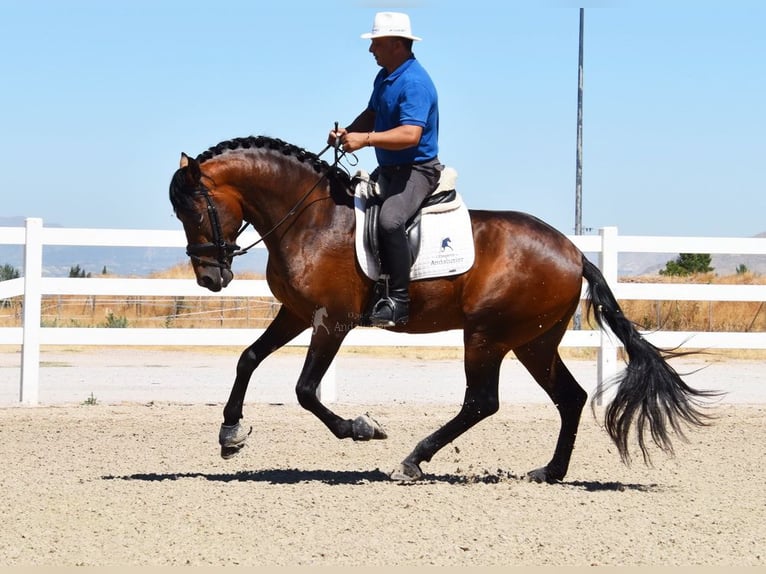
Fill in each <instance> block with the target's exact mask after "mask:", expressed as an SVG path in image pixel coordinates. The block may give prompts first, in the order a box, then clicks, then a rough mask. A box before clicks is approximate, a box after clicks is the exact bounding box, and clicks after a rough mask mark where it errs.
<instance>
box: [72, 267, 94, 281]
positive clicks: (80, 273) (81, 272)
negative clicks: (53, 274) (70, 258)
mask: <svg viewBox="0 0 766 574" xmlns="http://www.w3.org/2000/svg"><path fill="white" fill-rule="evenodd" d="M69 276H70V277H80V278H83V277H90V273H85V269H80V266H79V265H75V266H74V267H70V268H69Z"/></svg>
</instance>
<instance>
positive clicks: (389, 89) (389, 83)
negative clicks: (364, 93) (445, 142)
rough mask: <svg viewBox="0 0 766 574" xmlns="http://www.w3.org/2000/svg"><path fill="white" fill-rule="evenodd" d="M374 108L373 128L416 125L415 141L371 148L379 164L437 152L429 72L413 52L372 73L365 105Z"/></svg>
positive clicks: (429, 156)
mask: <svg viewBox="0 0 766 574" xmlns="http://www.w3.org/2000/svg"><path fill="white" fill-rule="evenodd" d="M367 107H368V108H369V109H371V110H372V111H374V112H375V131H376V132H383V131H386V130H390V129H391V128H395V127H397V126H401V125H411V126H420V127H421V128H423V135H422V136H421V138H420V142H419V143H418V145H416V146H413V147H410V148H406V149H403V150H398V151H391V150H385V149H380V148H375V155H376V157H377V159H378V163H379V164H380V165H401V164H411V163H420V162H424V161H428V160H431V159H434V158H436V157H437V155H438V154H439V103H438V97H437V94H436V87H435V86H434V83H433V82H432V81H431V78H430V76H429V75H428V73H427V72H426V71H425V69H424V68H423V66H421V65H420V62H418V61H417V60H416V59H415V57H414V56H413V57H412V58H410V59H409V60H407V61H406V62H404V63H403V64H402V65H401V66H399V67H398V68H397V69H396V70H394V71H393V72H392V73H391V74H389V73H388V71H387V70H386V69H385V68H382V69H381V70H380V72H378V75H377V76H376V77H375V82H374V84H373V89H372V95H371V96H370V101H369V103H368V105H367Z"/></svg>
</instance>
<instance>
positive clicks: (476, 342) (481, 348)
mask: <svg viewBox="0 0 766 574" xmlns="http://www.w3.org/2000/svg"><path fill="white" fill-rule="evenodd" d="M326 149H327V148H325V150H326ZM337 153H338V152H337V151H336V161H335V162H334V163H332V164H330V163H329V162H328V161H325V160H322V159H321V157H320V156H321V154H316V153H312V152H310V151H307V150H305V149H303V148H300V147H298V146H296V145H294V144H290V143H287V142H285V141H282V140H280V139H277V138H273V137H266V136H249V137H244V138H236V139H232V140H227V141H223V142H221V143H219V144H217V145H215V146H212V147H210V148H209V149H208V150H206V151H204V152H202V153H201V154H199V155H198V156H197V157H196V158H192V157H191V156H189V155H187V154H185V153H182V154H181V162H180V167H179V168H178V169H177V170H176V171H175V172H174V174H173V176H172V178H171V182H170V189H169V195H170V201H171V204H172V206H173V210H174V213H175V215H176V217H177V218H178V219H179V221H180V222H181V224H182V225H183V229H184V231H185V235H186V238H187V241H188V245H187V250H186V251H187V255H188V256H189V258H190V261H191V265H192V267H193V270H194V274H195V276H196V281H197V283H198V284H199V285H200V286H201V287H204V288H206V289H209V290H210V291H212V292H219V291H220V290H221V289H223V288H225V287H226V286H227V285H228V284H229V283H230V281H231V280H232V279H233V276H234V275H233V271H232V268H231V266H232V262H233V259H234V257H235V256H237V255H241V254H243V253H245V252H246V251H247V249H249V247H248V248H246V249H240V247H239V246H238V245H237V244H236V240H237V237H238V236H239V234H240V233H241V232H242V230H243V229H244V227H245V226H247V225H248V224H250V225H252V226H253V227H254V229H255V230H256V231H257V232H258V234H259V235H260V240H259V241H263V243H264V244H265V247H266V249H267V250H268V263H267V266H266V280H267V283H268V286H269V288H270V290H271V292H272V293H273V295H274V296H275V297H276V298H277V299H278V300H279V301H280V302H281V306H280V308H279V311H278V313H277V315H276V316H275V318H274V319H273V320H272V322H271V323H270V324H269V325H268V327H267V328H266V329H265V330H264V332H263V333H262V335H261V336H260V337H258V338H257V340H255V341H254V342H253V343H252V344H251V345H250V346H249V347H247V348H246V349H244V350H243V351H242V353H241V355H240V357H239V359H238V361H237V365H236V376H235V379H234V383H233V386H232V389H231V392H230V395H229V398H228V400H227V402H226V404H225V406H224V408H223V422H222V424H221V427H220V431H219V444H220V446H221V456H222V457H223V458H227V459H228V458H231V457H233V456H234V455H236V454H237V453H238V452H239V451H240V449H241V448H242V447H243V446H245V444H246V440H247V439H248V436H249V435H250V434H251V433H252V426H251V427H250V428H249V430H248V429H247V428H246V426H245V425H243V424H242V418H243V405H244V400H245V394H246V391H247V388H248V384H249V382H250V380H251V378H252V375H253V373H254V371H255V370H256V368H257V367H258V365H259V364H260V363H261V362H262V361H263V360H264V359H265V358H266V357H268V356H269V355H270V354H271V353H273V352H274V351H275V350H277V349H279V348H280V347H282V346H284V345H285V344H287V343H288V342H289V341H290V340H292V339H293V338H294V337H296V336H298V335H299V334H300V333H301V332H303V331H304V330H306V329H310V328H312V327H313V330H312V334H311V338H310V343H309V345H308V349H307V352H306V357H305V361H304V364H303V367H302V370H301V372H300V375H299V377H298V380H297V383H296V387H295V392H296V395H297V399H298V403H299V404H300V405H301V406H302V407H303V408H304V409H306V410H308V411H310V412H311V413H313V414H314V415H315V416H316V417H317V418H318V419H319V420H320V421H321V422H322V423H324V425H326V427H327V428H328V429H329V430H330V432H332V433H333V434H334V435H335V436H336V437H337V438H339V439H345V438H351V439H352V440H355V441H362V440H374V439H385V438H386V437H387V435H386V432H385V430H384V429H383V427H382V425H380V424H379V423H378V422H377V421H375V420H374V419H373V418H372V417H370V416H368V415H362V416H359V417H357V418H355V419H344V418H342V417H340V416H338V415H337V414H335V413H334V412H332V411H331V410H330V409H328V408H327V406H325V405H324V404H322V402H321V400H320V398H319V397H318V396H317V389H318V386H319V384H320V382H321V380H322V377H323V375H324V374H325V372H326V371H327V369H328V368H329V366H330V364H331V362H332V360H333V358H334V357H335V355H336V353H337V352H338V350H339V348H340V347H341V344H342V343H343V340H344V338H345V337H346V335H347V334H348V332H349V331H350V330H351V329H352V328H354V327H356V326H359V325H361V324H363V323H362V321H363V320H364V316H365V310H366V309H368V306H369V303H370V300H371V297H372V293H373V287H374V282H373V281H372V280H371V279H369V278H368V277H367V276H366V275H365V274H364V273H363V271H362V270H361V268H360V266H359V263H358V262H357V259H356V257H355V247H354V229H355V217H354V203H353V197H352V196H353V190H352V187H353V186H352V181H353V178H352V177H351V176H350V175H349V174H348V173H347V171H346V170H345V168H344V169H341V168H342V167H343V166H341V165H339V162H338V157H337ZM469 213H470V221H471V227H472V232H473V238H474V244H475V260H474V263H473V266H472V267H471V268H470V269H469V270H468V271H466V272H464V273H462V274H459V275H454V276H450V277H444V278H432V279H425V280H418V281H413V282H412V283H411V285H410V299H411V307H410V318H409V321H408V322H407V323H406V324H405V325H396V326H394V327H391V328H390V330H391V331H396V332H407V333H432V332H438V331H445V330H453V329H462V331H463V343H464V369H465V381H466V387H465V395H464V400H463V403H462V406H461V407H460V409H459V412H457V414H456V415H455V416H454V417H453V418H452V419H451V420H449V421H447V422H446V423H444V424H443V425H442V426H441V427H440V428H438V429H437V430H436V431H435V432H433V433H432V434H430V435H429V436H427V437H425V438H423V439H422V440H420V441H419V442H418V443H417V444H416V446H415V448H414V449H413V450H412V452H411V453H410V454H409V455H408V456H407V457H406V458H405V459H404V460H403V461H402V463H401V464H400V465H399V466H398V467H397V468H395V469H394V470H393V471H392V472H391V473H390V475H389V477H390V479H392V480H395V481H415V480H418V479H421V478H422V477H423V476H424V474H423V470H422V467H421V465H422V464H423V463H424V462H430V461H431V459H432V457H433V456H434V455H435V454H436V453H437V452H438V451H439V450H440V449H442V448H443V447H444V446H445V445H447V444H448V443H450V442H452V441H453V440H455V439H456V438H457V437H458V436H460V435H461V434H463V433H464V432H466V431H468V430H469V429H470V428H471V427H473V426H474V425H476V424H477V423H479V422H480V421H482V420H483V419H486V418H487V417H489V416H491V415H492V414H494V413H496V412H497V411H498V409H499V406H500V404H499V397H498V381H499V374H500V367H501V364H502V361H503V359H504V358H505V356H506V355H507V354H508V353H509V352H511V351H513V353H514V354H515V356H516V357H517V359H518V360H519V361H520V362H521V364H522V365H523V366H524V367H525V368H526V369H527V370H528V371H529V373H530V374H531V375H532V377H533V378H534V380H535V381H536V382H537V383H538V384H539V385H540V386H541V387H542V388H543V389H544V391H545V392H546V393H547V395H548V396H549V397H550V399H551V401H553V404H554V405H555V406H556V409H557V410H558V413H559V418H560V426H559V433H558V438H557V441H556V444H555V448H554V451H553V456H552V458H551V459H550V461H549V462H548V463H547V464H545V465H544V466H541V467H540V468H536V469H533V470H530V471H529V472H528V473H527V474H526V477H525V478H527V479H528V480H531V481H535V482H547V483H555V482H560V481H562V480H563V479H564V477H565V476H566V474H567V472H568V470H569V465H570V461H571V457H572V451H573V448H574V444H575V437H576V434H577V429H578V426H579V424H580V419H581V415H582V411H583V408H584V407H585V405H586V403H587V396H588V394H587V393H586V391H585V390H584V389H583V388H582V387H581V386H580V385H579V384H578V382H577V381H576V380H575V379H574V377H573V376H572V374H571V373H570V371H569V370H568V369H567V367H566V365H565V364H564V362H563V361H562V358H561V356H560V353H559V349H558V348H559V344H560V342H561V339H562V337H563V336H564V333H565V331H566V330H567V328H568V325H569V322H570V319H571V318H572V317H573V315H574V313H575V311H576V309H577V308H578V306H579V304H580V299H581V293H582V287H583V280H585V281H587V284H588V289H587V292H586V297H587V299H586V317H591V316H593V317H594V318H595V322H596V324H597V326H598V328H599V329H601V330H605V329H610V330H611V331H612V332H613V333H614V334H615V335H616V336H617V338H619V340H620V341H621V342H622V344H623V346H624V349H625V352H626V356H627V358H626V368H625V369H624V370H623V371H622V372H621V373H618V375H617V376H616V377H615V378H614V379H613V381H612V383H611V385H609V386H607V387H604V388H603V389H602V390H601V392H602V393H603V392H604V391H606V390H607V388H612V386H613V387H614V388H615V389H616V391H615V393H614V397H613V399H612V400H611V402H610V403H609V404H608V405H607V406H606V408H605V411H604V428H605V430H606V432H607V433H608V434H609V436H610V437H611V439H612V440H613V441H614V443H615V444H616V446H617V450H618V452H619V455H620V458H621V460H622V462H624V463H626V464H629V463H630V461H631V449H630V448H629V442H630V441H629V436H630V434H631V431H632V429H634V428H635V434H636V437H635V438H636V439H637V443H638V447H639V449H640V451H641V454H642V456H643V459H644V462H645V463H647V464H650V463H651V461H650V451H649V448H650V446H651V445H650V444H649V442H648V440H647V437H646V434H647V431H648V434H649V436H650V437H651V440H652V442H653V443H654V444H655V445H656V446H657V447H659V449H660V450H661V451H663V452H665V453H667V454H669V455H673V453H674V450H673V448H674V447H673V441H672V439H673V438H678V437H680V438H685V437H684V430H685V429H684V427H690V428H694V427H700V426H706V425H709V424H710V419H712V418H713V417H712V416H711V415H710V414H709V413H708V412H706V411H705V409H704V407H705V406H707V405H706V402H707V401H706V400H705V399H706V398H708V397H709V396H711V395H712V394H714V393H713V392H711V391H705V390H696V389H694V388H692V387H690V386H688V385H687V384H686V383H685V382H684V381H683V380H682V378H681V376H680V375H679V374H678V373H677V372H676V371H675V369H674V368H673V367H672V366H671V365H670V363H669V360H670V359H672V358H674V357H677V356H678V355H681V354H687V353H682V352H681V351H679V350H678V349H670V350H669V349H661V348H658V347H655V346H654V345H652V344H651V343H650V342H648V341H647V340H646V339H645V338H644V337H643V336H642V335H641V334H640V332H639V331H638V328H637V327H636V325H635V324H634V323H633V322H631V321H630V320H629V319H628V318H626V317H625V316H624V314H623V312H622V309H621V308H620V305H619V304H618V302H617V300H616V298H615V296H614V294H613V292H612V291H611V289H610V287H609V285H608V284H607V282H606V281H605V279H604V277H603V275H602V274H601V272H600V270H599V269H598V267H597V266H596V265H594V264H593V263H592V262H590V261H589V260H588V259H587V258H586V256H585V255H584V254H583V253H582V252H581V251H580V250H579V249H578V248H577V247H576V246H575V245H574V244H573V243H572V242H571V241H570V240H569V238H567V237H566V236H565V235H564V234H562V233H561V232H559V231H557V230H556V229H554V228H553V227H552V226H550V225H548V224H547V223H545V222H543V221H542V220H540V219H538V218H537V217H535V216H533V215H529V214H526V213H522V212H517V211H489V210H473V209H472V210H469ZM250 247H252V246H250ZM319 309H321V310H322V311H321V317H320V316H319V315H317V310H319ZM317 317H320V321H319V322H320V323H321V326H322V327H325V325H327V326H328V327H325V328H317ZM339 325H340V326H342V327H343V328H334V326H339ZM598 395H599V393H596V394H595V395H594V397H593V398H592V403H591V404H592V405H593V404H594V402H595V401H596V399H597V396H598ZM594 416H595V407H594Z"/></svg>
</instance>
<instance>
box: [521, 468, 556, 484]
mask: <svg viewBox="0 0 766 574" xmlns="http://www.w3.org/2000/svg"><path fill="white" fill-rule="evenodd" d="M527 480H528V481H529V482H538V483H543V482H545V483H547V484H555V483H557V482H559V479H557V478H555V477H553V476H551V474H550V472H548V467H547V466H544V467H542V468H536V469H535V470H530V471H529V472H528V473H527Z"/></svg>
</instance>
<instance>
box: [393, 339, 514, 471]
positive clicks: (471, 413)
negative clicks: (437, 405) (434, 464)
mask: <svg viewBox="0 0 766 574" xmlns="http://www.w3.org/2000/svg"><path fill="white" fill-rule="evenodd" d="M479 354H481V355H482V356H481V357H480V358H479V357H478V355H479ZM502 360H503V353H493V354H492V356H488V355H486V354H483V353H471V351H470V350H469V349H468V348H467V349H466V364H465V370H466V383H467V387H466V391H465V398H464V400H463V406H462V408H461V409H460V412H459V413H458V414H457V416H455V418H453V419H452V420H450V421H449V422H448V423H447V424H445V425H444V426H443V427H441V428H440V429H439V430H437V431H436V432H434V433H433V434H431V435H429V436H428V437H426V438H424V439H423V440H421V441H420V442H419V443H418V444H417V446H416V447H415V449H414V450H413V451H412V452H411V453H410V455H409V456H408V457H407V458H406V459H404V461H403V462H402V464H401V465H400V466H399V468H398V469H396V470H394V471H393V472H392V473H391V479H392V480H399V481H412V480H417V479H419V478H421V477H422V476H423V472H422V471H421V469H420V463H421V462H423V461H425V462H428V461H430V460H431V458H432V457H433V455H434V454H436V452H437V451H439V450H440V449H441V448H442V447H444V446H445V445H447V444H449V443H450V442H452V441H453V440H455V439H456V438H457V437H459V436H460V435H461V434H463V433H464V432H465V431H467V430H468V429H469V428H471V427H472V426H474V425H475V424H477V423H478V422H479V421H481V420H483V419H485V418H487V417H488V416H490V415H493V414H495V413H496V412H497V410H498V408H499V406H500V400H499V397H498V382H499V379H500V365H501V364H502Z"/></svg>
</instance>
